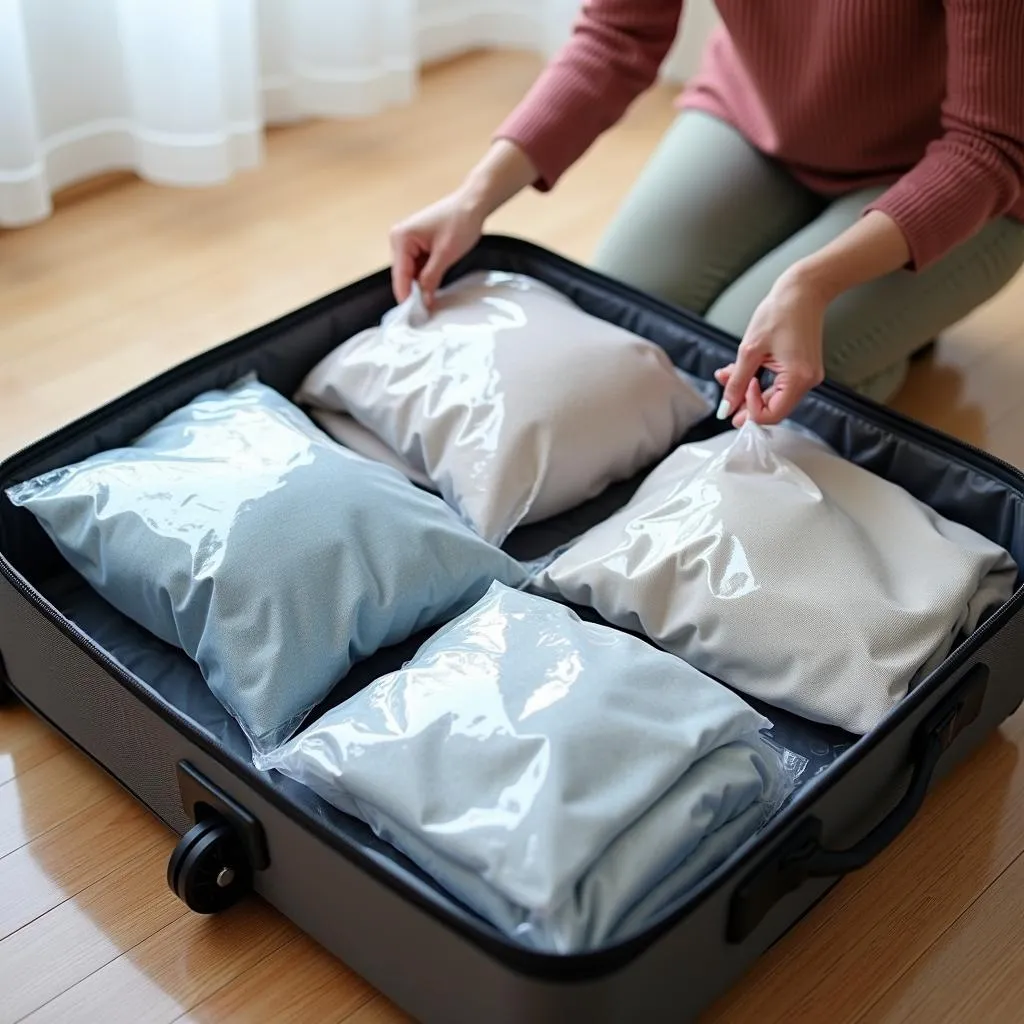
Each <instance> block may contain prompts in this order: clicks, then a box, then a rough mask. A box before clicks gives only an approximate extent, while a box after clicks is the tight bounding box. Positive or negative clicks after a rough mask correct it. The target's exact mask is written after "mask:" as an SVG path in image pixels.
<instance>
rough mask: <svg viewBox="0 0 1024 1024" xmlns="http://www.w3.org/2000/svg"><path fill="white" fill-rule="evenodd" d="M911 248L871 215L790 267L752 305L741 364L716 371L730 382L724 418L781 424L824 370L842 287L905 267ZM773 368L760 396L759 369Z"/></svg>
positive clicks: (884, 219) (889, 223)
mask: <svg viewBox="0 0 1024 1024" xmlns="http://www.w3.org/2000/svg"><path fill="white" fill-rule="evenodd" d="M909 259H910V248H909V245H908V243H907V240H906V238H905V237H904V235H903V232H902V230H901V229H900V228H899V227H898V226H897V224H896V222H895V221H894V220H893V219H892V218H891V217H890V216H889V215H888V214H885V213H882V212H881V211H879V210H871V211H869V212H868V213H866V214H865V215H864V216H863V217H861V218H860V220H858V221H857V223H856V224H854V225H852V226H851V227H849V228H847V229H846V230H845V231H844V232H843V233H842V234H841V235H839V236H838V237H837V238H835V239H833V240H832V241H831V242H829V244H828V245H826V246H825V247H824V248H823V249H819V250H818V252H816V253H814V254H813V255H811V256H809V257H807V258H806V259H805V260H803V261H802V262H800V263H797V264H796V265H795V266H793V267H791V268H790V269H789V270H788V271H786V273H785V274H783V275H782V277H780V278H779V279H778V281H776V282H775V287H774V288H772V290H771V291H770V292H769V293H768V295H767V297H766V298H765V300H764V301H763V302H762V303H761V305H760V306H758V308H757V309H756V310H755V311H754V315H753V316H752V317H751V319H750V323H749V325H748V326H747V332H746V334H745V335H744V336H743V341H742V343H741V344H740V348H739V354H738V355H737V358H736V362H735V363H731V364H730V365H729V366H726V367H724V368H723V369H721V370H718V371H717V372H716V373H715V377H716V378H717V380H718V383H719V384H722V385H723V386H724V388H725V395H724V397H723V399H722V404H721V406H720V407H719V411H718V415H719V419H723V420H724V419H726V418H727V417H729V416H732V417H733V424H734V425H735V426H737V427H740V426H742V425H743V424H744V423H745V422H746V421H747V420H748V419H752V420H753V421H754V422H755V423H763V424H771V423H779V422H780V421H782V420H784V419H785V418H786V417H787V416H789V415H791V414H792V412H793V410H794V409H795V408H796V407H797V405H798V403H799V402H800V399H801V398H803V397H804V395H805V394H807V392H808V391H810V390H811V388H813V387H816V386H817V385H818V384H820V383H821V381H822V379H823V377H824V375H825V370H824V358H823V354H822V353H823V340H824V339H823V337H822V335H823V331H824V323H825V310H826V309H827V308H828V305H829V303H831V302H832V301H833V300H834V299H836V298H838V297H839V296H840V295H842V294H843V292H846V291H849V290H850V289H851V288H855V287H857V285H860V284H864V283H865V282H866V281H872V280H874V279H875V278H877V277H881V276H882V275H884V274H888V273H891V272H892V271H894V270H899V269H900V268H901V267H904V266H906V265H907V262H908V260H909ZM762 367H764V368H765V369H768V370H771V371H772V372H773V373H774V374H775V380H774V382H773V383H772V385H771V387H769V388H768V389H767V390H766V391H765V392H764V393H763V394H762V392H761V388H760V385H759V384H758V382H757V377H756V374H757V372H758V370H760V369H761V368H762Z"/></svg>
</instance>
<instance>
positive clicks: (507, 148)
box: [391, 139, 537, 307]
mask: <svg viewBox="0 0 1024 1024" xmlns="http://www.w3.org/2000/svg"><path fill="white" fill-rule="evenodd" d="M536 180H537V169H536V168H535V167H534V166H533V163H532V161H531V160H530V158H529V157H528V156H527V155H526V154H525V153H524V152H523V151H522V150H521V149H520V148H519V147H518V146H516V145H515V144H514V143H512V142H509V141H508V140H506V139H498V140H497V141H496V142H495V143H494V144H493V145H492V146H491V148H490V149H489V150H488V152H487V155H486V156H485V157H484V158H483V160H481V161H480V163H479V164H477V166H476V167H474V168H473V170H472V171H471V172H470V174H469V176H468V177H467V178H466V181H465V184H463V185H462V187H461V188H459V189H457V190H456V191H455V192H452V193H451V194H450V195H447V196H445V197H444V198H443V199H440V200H438V201H437V202H436V203H432V204H431V205H430V206H428V207H426V208H425V209H423V210H420V211H419V213H414V214H413V215H412V216H411V217H408V218H406V219H405V220H403V221H401V222H400V223H399V224H396V225H395V226H394V227H393V228H392V229H391V257H392V258H391V281H392V287H393V288H394V292H395V298H396V299H397V300H398V301H399V302H404V301H405V300H406V299H407V298H408V297H409V295H410V293H411V292H412V286H413V282H414V281H416V282H418V283H419V286H420V290H421V291H422V292H423V299H424V301H425V302H426V304H427V306H428V307H429V306H431V305H432V304H433V301H434V293H435V292H436V291H437V289H438V288H439V287H440V286H441V280H442V278H443V277H444V275H445V273H446V272H447V271H448V270H449V268H450V267H451V266H452V265H453V264H454V263H456V262H457V261H458V260H460V259H462V257H463V256H465V255H466V253H467V252H469V250H470V249H472V248H473V246H474V245H476V243H477V242H479V241H480V236H481V235H482V234H483V232H484V222H485V221H486V220H487V218H488V217H489V216H490V215H491V214H492V213H493V212H494V211H495V210H496V209H498V207H499V206H502V205H503V204H504V203H506V202H508V200H509V199H511V198H512V197H513V196H514V195H515V194H516V193H517V192H520V191H522V190H523V189H524V188H526V187H527V185H530V184H531V183H532V182H534V181H536Z"/></svg>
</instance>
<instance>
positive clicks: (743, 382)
mask: <svg viewBox="0 0 1024 1024" xmlns="http://www.w3.org/2000/svg"><path fill="white" fill-rule="evenodd" d="M827 305H828V299H827V296H826V295H825V294H824V293H823V292H821V291H819V290H818V289H817V288H816V287H815V286H814V284H813V283H812V282H811V281H809V280H807V279H805V278H803V277H802V276H801V274H800V272H799V270H794V271H791V272H789V273H787V274H784V275H783V276H782V277H780V278H779V280H778V281H776V283H775V286H774V287H773V288H772V290H771V291H770V292H769V293H768V295H767V296H766V297H765V299H764V301H763V302H762V303H761V305H760V306H758V307H757V309H756V310H755V312H754V315H753V317H751V319H750V324H749V325H748V327H747V331H746V334H744V336H743V341H742V342H741V343H740V347H739V352H738V354H737V357H736V362H734V363H730V364H729V365H728V366H726V367H723V368H722V369H721V370H718V371H716V373H715V377H716V379H717V380H718V383H719V384H722V385H723V386H724V388H725V394H724V397H723V399H722V404H721V406H719V411H718V417H719V419H726V418H727V417H729V416H732V418H733V425H734V426H736V427H740V426H742V425H743V424H744V423H745V422H746V421H747V420H748V419H752V420H753V421H754V422H755V423H761V424H771V423H779V422H781V421H782V420H784V419H785V418H786V417H787V416H789V415H790V414H791V413H792V412H793V410H794V409H795V408H796V407H797V404H798V403H799V402H800V399H801V398H803V397H804V395H805V394H807V392H808V391H810V390H811V388H813V387H816V386H817V385H818V384H820V383H821V381H822V380H823V379H824V376H825V369H824V364H823V358H822V329H823V325H824V320H825V308H826V306H827ZM762 368H765V369H768V370H771V371H772V373H773V374H774V375H775V379H774V381H773V382H772V384H771V386H770V387H768V388H767V389H766V390H765V391H764V392H762V391H761V386H760V384H759V383H758V379H757V373H758V371H759V370H760V369H762Z"/></svg>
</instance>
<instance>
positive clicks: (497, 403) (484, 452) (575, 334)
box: [296, 272, 712, 544]
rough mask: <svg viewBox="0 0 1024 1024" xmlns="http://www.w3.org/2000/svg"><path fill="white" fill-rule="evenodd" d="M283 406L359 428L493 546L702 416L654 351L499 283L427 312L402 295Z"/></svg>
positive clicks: (691, 393)
mask: <svg viewBox="0 0 1024 1024" xmlns="http://www.w3.org/2000/svg"><path fill="white" fill-rule="evenodd" d="M296 401H297V402H299V403H300V404H303V405H306V406H308V407H310V408H311V409H313V410H316V409H322V410H326V411H328V412H334V413H344V414H348V415H349V416H351V417H352V418H353V419H355V420H356V421H358V422H359V423H361V424H362V425H363V426H364V427H365V428H367V429H368V430H369V431H371V432H372V434H374V435H375V436H376V437H377V438H379V439H380V440H381V441H383V442H384V444H386V445H387V447H388V448H389V449H390V450H391V451H392V452H394V453H395V454H396V455H397V456H398V458H399V459H400V461H401V463H402V464H404V465H406V466H408V467H409V470H410V474H411V475H412V474H418V475H420V476H421V477H425V478H426V479H427V480H428V481H430V482H431V484H432V486H433V487H434V488H435V489H436V490H437V492H438V493H439V494H441V496H442V497H443V498H444V499H445V500H446V501H447V502H449V504H451V505H452V507H453V508H455V509H456V510H457V511H458V512H459V513H460V514H461V515H462V517H463V518H464V519H465V521H466V522H467V523H468V524H469V525H470V526H472V527H473V529H474V530H476V532H477V533H479V534H480V535H481V536H482V537H483V538H485V539H486V540H488V541H491V542H492V543H495V544H500V543H502V542H503V541H504V540H505V538H506V537H507V536H508V534H509V533H510V532H511V531H512V530H513V529H514V528H515V527H516V526H518V525H520V524H525V523H530V522H535V521H537V520H540V519H546V518H548V517H549V516H553V515H555V514H557V513H559V512H564V511H566V510H567V509H570V508H573V507H575V506H576V505H579V504H581V503H582V502H584V501H586V500H587V499H589V498H592V497H594V496H595V495H597V494H598V493H600V492H601V491H602V490H604V489H605V488H606V487H607V486H608V485H609V484H611V483H613V482H615V481H618V480H624V479H627V478H629V477H631V476H633V475H634V474H635V473H636V472H638V471H639V470H640V469H642V468H644V467H645V466H647V465H650V464H651V463H653V462H654V461H656V460H657V459H659V458H661V457H662V456H663V455H664V454H665V453H666V452H667V451H668V450H669V449H670V448H671V447H672V445H673V444H676V443H677V442H678V441H679V440H680V439H681V438H682V437H683V435H684V434H685V433H686V432H687V430H689V429H690V428H691V427H692V426H694V425H695V424H696V423H697V422H699V421H700V420H702V419H704V418H706V417H707V416H708V415H709V414H710V413H711V411H712V395H711V394H710V393H709V390H708V389H707V387H706V386H705V385H704V384H703V382H697V381H695V380H691V379H690V378H688V377H686V376H684V375H683V374H682V373H680V372H679V371H678V370H677V369H676V368H675V367H674V366H673V365H672V363H671V361H670V360H669V358H668V356H667V355H666V354H665V352H664V351H663V350H662V349H661V348H659V347H658V346H657V345H654V344H653V343H651V342H649V341H647V340H645V339H643V338H641V337H639V336H638V335H635V334H632V333H631V332H629V331H626V330H623V329H622V328H621V327H616V326H615V325H613V324H610V323H607V322H606V321H604V320H600V319H598V318H597V317H593V316H590V315H589V314H587V313H585V312H583V311H582V310H581V309H579V308H578V307H577V306H575V305H574V304H573V303H572V302H571V301H570V300H569V299H567V298H566V297H565V296H563V295H561V294H559V293H558V292H556V291H555V290H554V289H552V288H549V287H548V286H547V285H544V284H542V283H540V282H539V281H535V280H533V279H531V278H528V277H523V276H521V275H518V274H508V273H498V272H487V273H476V274H470V275H468V276H466V277H464V278H462V279H460V280H459V281H457V282H456V283H455V284H453V285H451V286H450V287H448V288H446V289H443V290H442V291H441V292H439V293H438V296H437V300H436V306H435V308H434V309H432V310H431V311H429V312H428V311H427V310H426V308H425V307H424V305H423V302H422V298H421V296H420V294H419V292H418V291H414V294H413V296H412V297H411V298H410V299H409V300H408V301H406V302H405V303H403V304H402V305H400V306H397V307H395V308H394V309H393V310H391V311H390V312H389V313H388V314H387V315H386V316H385V317H384V319H383V321H382V322H381V324H380V325H379V326H378V327H374V328H371V329H369V330H366V331H363V332H362V333H361V334H358V335H356V336H355V337H354V338H352V339H350V340H349V341H347V342H345V343H344V344H343V345H341V346H340V347H339V348H337V349H336V350H335V351H334V352H332V353H331V354H330V355H329V356H327V358H326V359H324V360H322V361H321V362H320V363H319V364H318V365H317V366H316V367H315V368H314V369H313V370H312V372H311V373H310V374H309V375H308V377H307V378H306V380H305V382H304V383H303V384H302V386H301V388H300V389H299V391H298V393H297V395H296ZM331 426H332V425H331V423H329V422H328V423H326V424H325V428H326V429H328V430H331ZM338 426H340V427H342V428H344V427H345V426H346V423H345V421H341V422H340V423H339V424H338ZM338 438H339V440H342V441H343V442H344V443H350V444H353V445H354V446H356V447H357V450H362V451H363V454H366V455H369V456H371V457H372V456H374V455H377V454H379V453H378V452H374V451H371V450H369V448H368V447H367V446H366V444H365V438H363V439H360V437H359V436H358V435H357V434H354V433H353V432H352V431H350V430H349V431H346V433H345V435H344V437H342V436H341V435H338Z"/></svg>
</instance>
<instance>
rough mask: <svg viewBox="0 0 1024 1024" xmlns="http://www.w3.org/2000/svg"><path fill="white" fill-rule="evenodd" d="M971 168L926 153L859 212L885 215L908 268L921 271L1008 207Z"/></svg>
mask: <svg viewBox="0 0 1024 1024" xmlns="http://www.w3.org/2000/svg"><path fill="white" fill-rule="evenodd" d="M972 170H973V168H969V167H959V166H956V165H947V164H945V163H938V162H934V163H933V162H932V161H931V160H929V158H928V157H926V158H925V159H924V160H923V161H922V162H921V163H920V164H918V165H917V167H915V168H914V169H913V170H912V171H910V172H908V173H907V174H905V175H904V176H903V177H902V178H900V180H899V181H897V182H896V183H895V184H894V185H893V186H892V187H891V188H890V189H889V190H888V191H886V192H884V193H883V194H882V195H881V196H879V197H878V199H876V200H875V201H874V202H872V203H870V204H868V206H867V207H865V209H864V213H869V212H870V211H872V210H878V211H879V212H881V213H884V214H886V215H887V216H889V217H890V218H892V220H893V221H894V222H895V223H896V226H897V227H898V228H899V229H900V230H901V231H902V232H903V236H904V238H906V240H907V246H908V248H909V249H910V262H909V263H908V265H907V266H908V269H910V270H915V271H921V270H926V269H927V268H928V267H930V266H932V265H933V264H935V263H937V262H938V261H939V260H941V259H942V257H943V256H946V255H947V254H948V253H949V252H951V251H952V250H953V249H955V248H956V247H957V246H958V245H960V243H961V242H966V241H967V240H968V239H969V238H971V237H972V236H973V235H974V234H975V233H976V232H978V231H979V230H981V228H983V227H984V226H985V225H986V224H987V223H988V222H989V221H990V220H991V219H993V218H994V217H996V216H999V215H1000V214H1001V213H1004V212H1005V210H1006V208H1008V205H1009V204H1006V203H1003V202H1000V201H999V199H1000V197H997V196H996V195H994V194H993V190H992V188H991V187H986V186H988V184H989V183H988V182H987V181H983V180H982V181H979V180H977V177H978V176H977V175H976V174H972V173H971V171H972Z"/></svg>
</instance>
